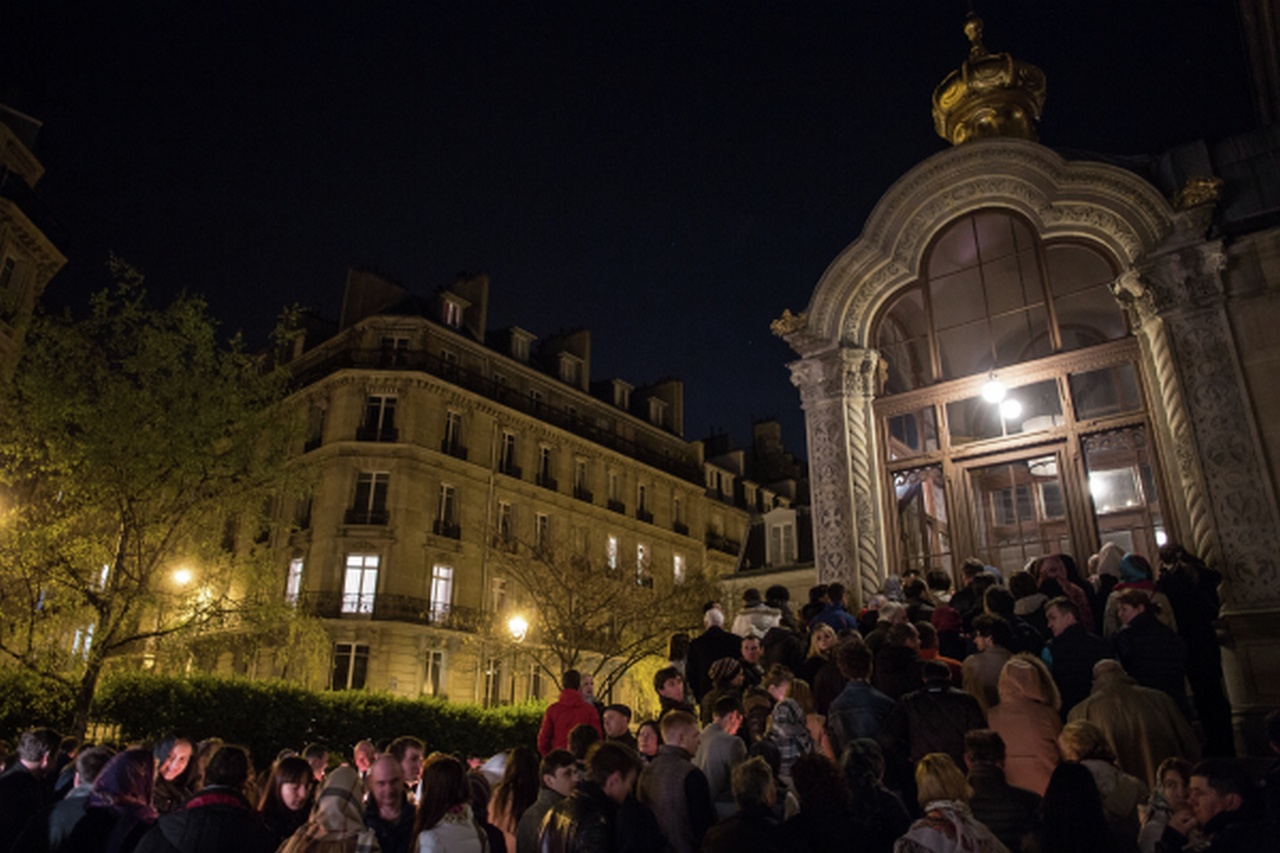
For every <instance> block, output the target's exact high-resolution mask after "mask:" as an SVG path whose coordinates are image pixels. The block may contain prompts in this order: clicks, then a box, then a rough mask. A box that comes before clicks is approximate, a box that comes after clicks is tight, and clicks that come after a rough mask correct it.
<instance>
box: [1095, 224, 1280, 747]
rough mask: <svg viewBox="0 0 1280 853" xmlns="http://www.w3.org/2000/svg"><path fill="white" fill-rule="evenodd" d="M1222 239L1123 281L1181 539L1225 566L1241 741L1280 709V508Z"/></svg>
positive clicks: (1228, 657) (1226, 656) (1230, 683)
mask: <svg viewBox="0 0 1280 853" xmlns="http://www.w3.org/2000/svg"><path fill="white" fill-rule="evenodd" d="M1225 267H1226V256H1225V254H1224V253H1223V250H1222V246H1221V244H1220V243H1217V242H1210V243H1199V244H1196V245H1192V246H1188V247H1184V248H1180V249H1178V250H1176V251H1173V252H1170V253H1168V254H1166V255H1163V256H1160V257H1158V258H1155V259H1153V261H1152V262H1151V263H1150V264H1149V265H1148V266H1147V267H1146V268H1145V269H1143V270H1142V272H1141V275H1140V276H1138V275H1136V274H1128V275H1127V276H1122V279H1121V281H1120V282H1119V284H1118V289H1119V290H1120V291H1122V298H1123V294H1128V296H1129V303H1130V306H1131V310H1132V311H1133V312H1134V314H1135V315H1136V317H1137V319H1138V320H1139V321H1140V325H1139V329H1140V333H1141V334H1142V336H1143V337H1144V351H1145V352H1146V353H1147V354H1148V358H1149V363H1148V370H1150V371H1152V372H1153V373H1154V381H1155V384H1156V386H1157V387H1158V389H1159V392H1160V403H1161V405H1162V407H1163V409H1164V424H1163V425H1164V427H1165V431H1166V435H1165V438H1166V439H1167V440H1168V441H1169V443H1171V445H1172V450H1173V454H1174V460H1175V461H1176V464H1177V466H1178V480H1179V481H1180V483H1181V485H1182V488H1183V493H1182V497H1181V500H1182V501H1184V502H1185V503H1184V506H1185V514H1186V517H1187V519H1188V521H1189V524H1190V530H1189V534H1190V536H1189V537H1188V538H1189V540H1190V541H1188V542H1187V543H1186V544H1187V545H1188V547H1191V548H1193V549H1194V550H1197V551H1198V552H1200V554H1201V556H1203V557H1204V558H1205V559H1206V561H1207V562H1208V563H1209V564H1210V565H1212V566H1214V567H1215V568H1218V569H1220V570H1221V571H1222V573H1223V585H1222V600H1223V616H1224V618H1225V620H1226V625H1227V637H1226V641H1225V643H1224V648H1223V666H1224V670H1225V673H1226V680H1227V688H1228V695H1229V697H1230V699H1231V704H1232V707H1233V709H1234V711H1235V714H1236V721H1237V725H1238V728H1239V731H1240V734H1241V737H1242V740H1243V742H1244V744H1245V745H1247V746H1248V747H1249V748H1250V749H1256V748H1257V743H1256V737H1257V732H1258V729H1259V728H1260V720H1261V716H1262V715H1263V714H1265V713H1266V712H1267V711H1269V710H1271V709H1273V708H1275V707H1276V706H1277V705H1280V654H1277V652H1278V651H1280V618H1277V617H1280V512H1277V507H1276V500H1275V494H1274V490H1273V484H1272V483H1271V481H1270V480H1269V478H1268V476H1267V473H1266V472H1267V470H1268V468H1267V466H1266V464H1265V457H1264V454H1263V451H1262V447H1261V444H1260V442H1259V440H1258V436H1257V433H1256V430H1255V427H1254V423H1253V415H1252V412H1253V407H1252V405H1251V403H1250V401H1249V398H1248V393H1247V391H1246V388H1245V384H1244V381H1243V377H1242V373H1241V368H1240V361H1239V353H1238V351H1237V349H1236V344H1235V341H1234V337H1233V335H1232V331H1231V325H1230V322H1229V319H1228V317H1227V312H1226V307H1225V305H1226V295H1225V288H1224V282H1223V272H1224V270H1225Z"/></svg>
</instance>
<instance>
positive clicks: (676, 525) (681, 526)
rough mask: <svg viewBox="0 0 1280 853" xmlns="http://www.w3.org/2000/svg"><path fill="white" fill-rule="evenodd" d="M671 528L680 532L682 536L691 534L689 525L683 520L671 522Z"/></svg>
mask: <svg viewBox="0 0 1280 853" xmlns="http://www.w3.org/2000/svg"><path fill="white" fill-rule="evenodd" d="M671 529H672V530H674V531H675V532H676V533H679V534H680V535H681V536H688V535H689V525H687V524H685V523H684V522H683V521H673V522H671Z"/></svg>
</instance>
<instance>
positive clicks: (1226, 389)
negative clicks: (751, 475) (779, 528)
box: [774, 20, 1280, 746]
mask: <svg viewBox="0 0 1280 853" xmlns="http://www.w3.org/2000/svg"><path fill="white" fill-rule="evenodd" d="M968 31H969V34H970V37H971V39H972V40H973V45H974V49H973V51H972V52H971V54H970V58H969V60H968V61H966V62H965V64H964V68H963V69H962V71H961V72H957V73H955V74H953V75H952V77H949V78H948V79H947V80H945V81H944V82H943V84H942V85H940V86H939V89H938V91H937V93H935V98H934V106H935V120H936V124H937V127H938V131H939V133H940V134H942V135H943V136H944V137H945V138H947V139H948V140H949V141H951V142H952V143H953V147H952V148H950V149H948V150H945V151H943V152H941V153H939V154H937V155H935V156H933V157H931V158H929V159H928V160H926V161H924V162H923V163H921V164H919V165H918V166H916V167H915V168H913V169H912V170H911V171H910V172H908V173H907V174H906V175H904V176H903V177H902V178H900V179H899V180H898V181H897V182H896V183H895V184H894V185H893V186H892V187H891V188H890V189H889V191H888V192H887V193H886V194H885V195H884V196H883V197H882V198H881V200H880V201H879V203H878V204H877V206H876V207H875V209H874V210H873V212H872V214H871V216H870V218H869V219H868V221H867V222H866V224H865V226H864V229H863V232H862V235H861V236H860V237H859V238H858V239H857V240H855V241H854V242H853V243H852V244H851V245H850V246H849V247H848V248H847V249H845V250H844V251H843V252H842V253H841V254H840V255H839V256H838V257H837V258H836V259H835V260H834V261H833V262H832V264H831V265H830V267H829V268H828V270H827V271H826V273H825V274H824V275H823V277H822V279H821V280H820V281H819V283H818V285H817V287H816V289H815V291H814V294H813V298H812V300H811V301H810V303H809V305H808V308H807V309H806V310H805V312H804V313H803V314H801V315H798V316H797V315H791V314H790V313H787V314H784V316H783V317H782V318H780V319H779V320H778V321H776V322H775V324H774V329H775V332H776V333H778V334H780V335H781V336H782V337H784V338H785V339H786V340H787V341H788V343H790V344H791V346H792V347H793V348H794V349H795V350H796V352H797V353H798V354H799V355H800V359H799V360H798V361H796V362H794V363H793V364H792V365H791V369H792V374H793V382H794V383H795V384H796V386H797V387H798V388H799V390H800V395H801V399H802V403H803V407H804V410H805V416H806V423H807V430H808V442H809V461H810V469H811V476H812V495H813V512H814V517H815V519H817V523H816V524H815V531H814V533H815V536H814V541H815V552H816V554H815V558H816V564H817V574H818V577H819V579H820V580H837V579H838V580H842V581H845V582H846V583H848V584H849V585H850V586H851V587H853V588H854V589H856V590H859V591H860V593H861V594H862V595H863V596H865V595H867V594H869V593H870V592H872V591H874V590H876V589H878V588H879V586H880V584H881V581H882V580H883V578H884V577H885V575H886V573H889V572H897V571H901V570H902V569H904V568H907V567H914V568H921V569H931V568H944V569H948V570H954V569H955V568H957V567H958V566H959V563H960V562H961V561H962V560H963V559H964V558H965V557H968V556H970V555H973V556H977V557H979V558H981V559H982V560H983V561H985V562H987V563H989V564H991V565H995V566H998V567H1000V568H1001V569H1002V570H1004V571H1006V572H1008V571H1012V570H1016V569H1019V568H1021V567H1022V566H1023V565H1024V564H1025V563H1026V561H1027V560H1028V559H1030V558H1032V557H1036V556H1040V555H1043V554H1048V553H1057V552H1065V553H1069V554H1072V555H1075V557H1076V559H1077V561H1078V562H1080V563H1081V564H1083V562H1084V559H1085V558H1087V557H1088V556H1089V555H1090V554H1093V553H1096V552H1097V551H1098V549H1099V547H1100V546H1101V545H1102V544H1103V543H1104V542H1108V541H1110V542H1115V543H1117V544H1119V545H1120V546H1121V547H1122V548H1123V549H1124V550H1126V551H1135V552H1138V553H1140V554H1143V555H1145V556H1146V557H1148V558H1149V559H1150V560H1151V561H1152V563H1153V564H1157V561H1156V559H1155V558H1156V549H1157V548H1158V546H1159V545H1161V544H1163V543H1164V542H1167V541H1178V542H1181V543H1182V544H1184V545H1185V546H1186V547H1187V548H1189V549H1190V550H1192V551H1194V552H1196V553H1198V554H1200V555H1201V556H1203V557H1204V558H1205V559H1206V560H1207V561H1208V562H1209V563H1210V564H1211V565H1214V566H1216V567H1219V568H1220V569H1222V571H1223V572H1224V575H1225V582H1224V586H1223V590H1222V593H1223V600H1224V616H1225V620H1226V625H1227V637H1226V645H1225V647H1224V662H1225V664H1226V667H1227V671H1228V689H1229V695H1230V697H1231V699H1232V704H1233V706H1234V708H1235V710H1236V713H1237V717H1238V719H1237V721H1238V722H1239V723H1240V724H1241V730H1242V732H1243V734H1244V735H1245V738H1246V740H1252V738H1253V736H1254V733H1255V732H1256V723H1257V721H1258V719H1259V718H1260V715H1261V714H1263V713H1265V712H1266V711H1268V710H1271V709H1273V708H1275V707H1276V706H1277V705H1280V669H1277V667H1278V666H1280V664H1277V661H1278V660H1280V657H1278V656H1277V655H1276V654H1275V651H1276V649H1277V647H1278V646H1280V621H1278V620H1277V618H1276V617H1277V615H1278V613H1280V513H1278V512H1277V503H1276V491H1277V482H1278V481H1277V473H1278V472H1277V470H1276V468H1275V460H1276V459H1277V458H1278V454H1280V428H1278V427H1277V423H1278V421H1277V418H1278V417H1280V392H1278V391H1277V386H1276V384H1275V382H1274V378H1273V377H1274V372H1273V371H1274V369H1275V366H1276V364H1277V363H1280V341H1277V339H1276V337H1275V335H1274V334H1273V333H1271V332H1270V331H1269V330H1271V329H1274V328H1275V327H1276V325H1277V323H1278V322H1280V229H1277V228H1276V222H1277V221H1280V220H1277V217H1276V213H1277V212H1278V211H1280V203H1277V201H1276V199H1277V198H1280V194H1277V192H1276V189H1277V187H1280V179H1278V176H1277V170H1276V165H1275V164H1276V162H1277V160H1276V156H1275V155H1276V152H1277V150H1280V136H1278V135H1277V134H1276V132H1275V129H1274V127H1271V128H1267V129H1263V130H1261V131H1258V132H1257V133H1254V134H1249V135H1246V136H1244V137H1239V138H1235V139H1231V140H1224V141H1222V142H1220V143H1214V144H1210V143H1204V142H1197V143H1192V144H1189V145H1186V146H1183V147H1180V148H1179V149H1176V150H1174V151H1170V152H1166V153H1165V154H1163V155H1159V156H1157V157H1154V158H1153V163H1154V164H1155V167H1154V168H1153V169H1152V170H1151V172H1150V173H1148V174H1138V173H1135V172H1134V171H1131V170H1129V169H1126V168H1121V167H1119V166H1117V165H1112V164H1109V163H1106V162H1097V161H1090V160H1082V159H1072V160H1069V159H1065V158H1064V157H1062V156H1060V155H1059V154H1057V153H1055V152H1054V151H1053V150H1051V149H1049V148H1047V147H1045V146H1044V145H1041V144H1040V143H1039V142H1038V141H1037V140H1036V135H1035V123H1034V120H1035V118H1036V117H1037V116H1038V115H1039V109H1040V106H1041V104H1042V102H1043V95H1044V78H1043V76H1042V75H1040V73H1039V71H1038V70H1037V69H1034V68H1033V67H1031V66H1027V65H1026V64H1025V63H1020V62H1017V61H1016V60H1013V59H1011V58H1010V57H1008V56H1007V55H1005V54H999V55H997V54H991V53H989V52H987V51H986V49H985V48H984V47H983V45H982V43H981V25H980V22H978V23H976V25H975V22H974V21H972V20H971V21H970V25H969V28H968ZM1255 746H1256V744H1255Z"/></svg>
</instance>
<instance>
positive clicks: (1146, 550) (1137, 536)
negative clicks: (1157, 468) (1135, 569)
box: [1082, 426, 1165, 561]
mask: <svg viewBox="0 0 1280 853" xmlns="http://www.w3.org/2000/svg"><path fill="white" fill-rule="evenodd" d="M1082 443H1083V445H1084V464H1085V468H1086V470H1087V471H1088V473H1089V496H1090V498H1091V499H1092V501H1093V517H1094V523H1095V524H1096V525H1097V528H1098V539H1099V541H1101V542H1115V543H1116V544H1117V545H1119V546H1121V547H1122V548H1125V549H1126V550H1130V551H1136V552H1137V553H1139V554H1142V555H1143V556H1145V557H1146V558H1147V559H1148V560H1153V561H1154V558H1155V557H1156V549H1157V547H1158V543H1159V541H1160V539H1161V538H1163V536H1164V535H1165V534H1164V520H1163V517H1162V512H1161V507H1160V496H1159V493H1158V492H1157V491H1156V489H1155V480H1156V478H1155V473H1154V461H1153V458H1152V454H1151V449H1150V448H1149V447H1148V445H1147V434H1146V429H1145V428H1144V427H1141V426H1137V427H1130V428H1127V429H1123V430H1114V431H1111V432H1103V433H1094V434H1093V435H1089V436H1086V437H1085V439H1084V441H1083V442H1082Z"/></svg>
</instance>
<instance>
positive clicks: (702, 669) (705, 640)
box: [685, 605, 742, 704]
mask: <svg viewBox="0 0 1280 853" xmlns="http://www.w3.org/2000/svg"><path fill="white" fill-rule="evenodd" d="M702 622H703V624H704V625H705V626H706V630H705V631H703V632H702V633H701V634H699V635H698V636H696V637H694V638H693V639H692V640H690V641H689V656H688V657H687V658H686V659H685V678H686V680H687V681H688V683H689V689H690V690H692V691H693V696H694V699H696V700H697V701H698V703H699V704H701V703H702V697H704V696H706V695H707V692H708V691H710V690H711V687H712V683H711V676H710V675H709V674H708V670H709V669H710V668H711V664H713V663H715V662H716V661H718V660H720V659H721V658H736V657H738V656H739V655H741V654H742V638H741V637H739V636H738V635H736V634H731V633H729V632H728V631H726V630H725V629H724V611H723V610H721V609H720V607H719V605H717V606H715V607H712V608H710V609H708V610H707V611H706V612H705V613H704V614H703V615H702Z"/></svg>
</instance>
